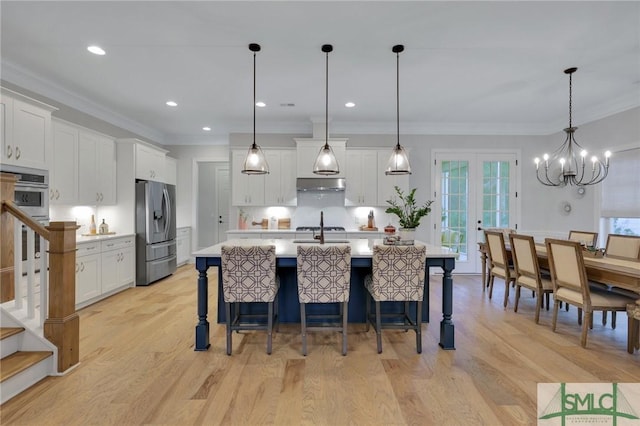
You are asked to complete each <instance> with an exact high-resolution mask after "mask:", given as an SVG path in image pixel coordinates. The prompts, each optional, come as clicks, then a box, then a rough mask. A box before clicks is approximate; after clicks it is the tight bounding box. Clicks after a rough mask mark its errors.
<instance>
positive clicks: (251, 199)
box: [231, 150, 264, 206]
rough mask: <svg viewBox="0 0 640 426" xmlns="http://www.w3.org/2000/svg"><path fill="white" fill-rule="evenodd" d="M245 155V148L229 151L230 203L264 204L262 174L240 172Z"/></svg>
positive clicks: (237, 204)
mask: <svg viewBox="0 0 640 426" xmlns="http://www.w3.org/2000/svg"><path fill="white" fill-rule="evenodd" d="M246 155H247V151H245V150H234V151H232V153H231V204H232V205H234V206H262V205H264V175H246V174H244V173H242V166H243V165H244V159H245V157H246Z"/></svg>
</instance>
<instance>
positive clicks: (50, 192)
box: [49, 189, 53, 200]
mask: <svg viewBox="0 0 640 426" xmlns="http://www.w3.org/2000/svg"><path fill="white" fill-rule="evenodd" d="M49 199H50V200H53V189H50V190H49Z"/></svg>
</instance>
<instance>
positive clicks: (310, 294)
mask: <svg viewBox="0 0 640 426" xmlns="http://www.w3.org/2000/svg"><path fill="white" fill-rule="evenodd" d="M297 267H298V269H297V275H298V301H299V302H300V322H301V330H302V355H305V356H306V355H307V331H320V330H334V331H340V332H342V355H346V354H347V318H348V304H349V294H350V291H351V288H350V286H351V247H350V246H348V245H300V246H298V251H297ZM319 303H338V304H339V306H340V312H339V314H337V315H332V314H330V315H325V314H313V315H307V312H306V306H307V304H319ZM317 320H330V321H331V322H330V323H328V324H321V323H319V322H318V321H317ZM336 320H338V321H337V322H336ZM307 321H309V322H314V323H316V324H315V325H313V326H308V325H307Z"/></svg>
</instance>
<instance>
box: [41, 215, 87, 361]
mask: <svg viewBox="0 0 640 426" xmlns="http://www.w3.org/2000/svg"><path fill="white" fill-rule="evenodd" d="M46 228H47V230H49V317H48V318H47V319H46V320H45V322H44V337H46V338H47V339H48V340H49V341H50V342H52V343H53V344H54V345H56V346H57V347H58V372H63V371H65V370H67V369H68V368H70V367H72V366H74V365H75V364H77V363H78V361H79V360H80V353H79V346H80V318H79V317H78V314H77V313H76V230H77V229H78V226H77V225H76V222H51V223H50V224H49V226H47V227H46Z"/></svg>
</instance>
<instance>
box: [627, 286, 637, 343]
mask: <svg viewBox="0 0 640 426" xmlns="http://www.w3.org/2000/svg"><path fill="white" fill-rule="evenodd" d="M627 316H628V317H629V326H628V328H627V352H629V353H630V354H632V353H633V352H634V351H635V350H636V349H640V299H638V300H636V303H629V304H628V305H627Z"/></svg>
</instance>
